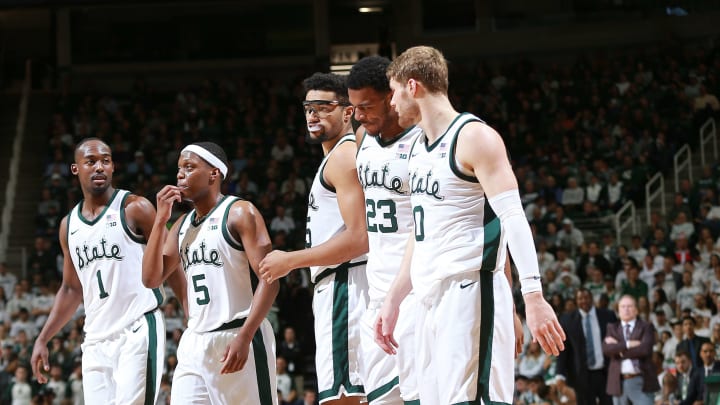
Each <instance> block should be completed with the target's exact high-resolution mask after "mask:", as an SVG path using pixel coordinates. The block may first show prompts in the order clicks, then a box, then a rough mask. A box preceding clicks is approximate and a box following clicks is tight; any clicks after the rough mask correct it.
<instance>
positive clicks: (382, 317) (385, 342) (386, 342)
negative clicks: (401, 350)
mask: <svg viewBox="0 0 720 405" xmlns="http://www.w3.org/2000/svg"><path fill="white" fill-rule="evenodd" d="M399 315H400V308H399V307H396V306H393V305H391V304H389V303H388V302H387V301H385V302H383V305H382V308H380V313H379V314H378V318H377V320H376V321H375V327H374V329H375V342H376V343H377V344H378V345H379V346H380V348H381V349H383V350H384V351H385V353H387V354H397V348H398V347H400V345H398V342H397V341H396V340H395V336H393V332H394V331H395V325H396V324H397V320H398V316H399Z"/></svg>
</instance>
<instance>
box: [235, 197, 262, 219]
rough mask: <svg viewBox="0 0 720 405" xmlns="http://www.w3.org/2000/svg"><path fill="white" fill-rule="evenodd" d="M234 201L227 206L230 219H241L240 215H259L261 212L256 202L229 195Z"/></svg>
mask: <svg viewBox="0 0 720 405" xmlns="http://www.w3.org/2000/svg"><path fill="white" fill-rule="evenodd" d="M227 198H231V199H232V201H231V203H230V205H229V206H228V207H227V210H228V221H230V220H232V219H240V217H254V216H255V215H259V212H260V211H258V209H257V207H256V206H255V204H253V203H252V202H250V201H248V200H244V199H242V198H240V197H232V196H229V197H227Z"/></svg>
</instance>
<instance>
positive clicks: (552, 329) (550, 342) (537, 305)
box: [523, 291, 565, 356]
mask: <svg viewBox="0 0 720 405" xmlns="http://www.w3.org/2000/svg"><path fill="white" fill-rule="evenodd" d="M523 299H524V300H525V317H526V320H527V325H528V328H530V333H531V334H532V337H533V340H534V341H537V342H538V343H540V347H542V348H543V350H544V351H545V354H552V355H554V356H557V355H558V354H560V352H561V351H562V350H564V349H565V344H564V343H563V341H564V340H565V331H563V329H562V327H561V326H560V322H558V319H557V316H556V315H555V311H553V309H552V307H551V306H550V304H548V302H547V301H545V298H544V297H543V296H542V293H540V292H539V291H537V292H532V293H528V294H525V295H524V296H523Z"/></svg>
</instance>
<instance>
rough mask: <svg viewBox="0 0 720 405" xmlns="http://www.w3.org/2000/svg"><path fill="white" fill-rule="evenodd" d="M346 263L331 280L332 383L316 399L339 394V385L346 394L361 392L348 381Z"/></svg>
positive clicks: (361, 391) (361, 390) (363, 389)
mask: <svg viewBox="0 0 720 405" xmlns="http://www.w3.org/2000/svg"><path fill="white" fill-rule="evenodd" d="M349 267H350V266H349V265H348V263H343V264H341V265H340V266H338V267H337V270H336V271H335V280H334V281H333V309H332V319H333V325H332V351H333V359H332V360H333V374H334V377H333V385H332V388H330V389H327V390H325V391H322V392H320V393H318V400H320V401H322V400H324V399H327V398H333V397H336V396H338V395H339V394H340V387H344V388H345V392H346V393H348V394H362V393H364V392H365V388H364V387H363V386H362V385H352V384H351V383H350V359H349V358H348V334H349V332H348V313H349V310H350V309H349V305H350V302H349V298H348V270H349Z"/></svg>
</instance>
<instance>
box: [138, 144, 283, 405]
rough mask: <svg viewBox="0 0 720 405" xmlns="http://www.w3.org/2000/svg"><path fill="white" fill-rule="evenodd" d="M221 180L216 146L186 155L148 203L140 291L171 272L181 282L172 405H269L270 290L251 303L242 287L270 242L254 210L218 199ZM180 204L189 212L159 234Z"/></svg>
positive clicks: (224, 167)
mask: <svg viewBox="0 0 720 405" xmlns="http://www.w3.org/2000/svg"><path fill="white" fill-rule="evenodd" d="M227 171H228V163H227V157H226V156H225V152H224V151H223V150H222V148H220V146H218V145H217V144H214V143H212V142H199V143H195V144H192V145H188V146H186V147H185V148H184V149H183V150H182V151H181V152H180V157H179V158H178V173H177V186H169V185H168V186H165V187H163V188H162V190H160V192H159V193H158V194H157V207H158V215H157V217H156V219H155V223H154V224H153V232H152V234H151V237H150V240H149V241H148V247H147V250H146V252H145V257H144V258H143V263H142V268H143V282H144V283H145V284H146V285H148V286H155V285H160V284H161V283H162V281H163V280H164V279H165V278H167V277H169V276H170V275H171V274H173V273H179V271H176V270H177V269H178V267H179V266H180V265H182V270H183V272H184V274H185V276H186V277H187V297H188V307H189V314H188V327H187V329H186V330H185V332H184V333H183V335H182V338H181V339H180V344H179V345H178V352H177V358H178V364H177V368H176V369H175V374H174V375H173V384H172V392H171V398H172V403H173V404H190V403H206V404H239V405H256V404H260V405H273V404H274V405H276V404H277V395H276V392H277V389H276V379H275V338H274V335H273V331H272V327H271V326H270V323H269V322H268V320H267V319H265V316H266V315H267V314H268V312H269V311H270V307H271V306H272V303H273V301H274V300H275V297H276V296H277V293H278V288H279V285H278V283H277V282H273V283H266V282H265V281H264V280H260V281H259V283H258V285H257V288H256V289H255V293H254V294H253V290H252V285H251V281H250V271H251V269H250V268H251V267H252V268H253V269H257V268H258V265H259V263H260V260H261V259H262V258H263V256H265V254H267V252H269V251H270V246H271V245H270V237H269V236H268V233H267V229H266V227H265V222H264V221H263V218H262V215H260V212H259V211H258V210H257V209H256V208H255V206H253V205H252V204H251V203H250V202H248V201H244V200H240V199H239V198H235V197H230V196H225V195H222V194H221V193H220V186H221V184H222V182H223V180H224V179H225V178H226V177H227ZM182 200H188V201H191V202H192V203H193V206H194V209H193V210H192V211H191V212H190V213H188V214H186V215H183V216H182V217H180V218H179V219H178V220H177V221H176V222H175V224H174V225H173V226H172V228H171V229H170V230H169V231H168V230H167V227H166V223H167V221H168V220H169V219H170V214H171V213H172V206H173V204H174V203H176V202H180V201H182ZM181 274H182V273H181Z"/></svg>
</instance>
